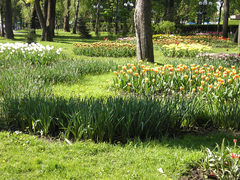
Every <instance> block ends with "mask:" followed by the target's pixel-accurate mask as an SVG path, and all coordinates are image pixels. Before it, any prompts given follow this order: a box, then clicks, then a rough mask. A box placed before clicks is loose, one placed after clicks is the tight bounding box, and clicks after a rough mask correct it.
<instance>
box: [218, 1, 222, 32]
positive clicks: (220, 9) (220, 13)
mask: <svg viewBox="0 0 240 180" xmlns="http://www.w3.org/2000/svg"><path fill="white" fill-rule="evenodd" d="M219 3H220V7H219V16H218V26H217V33H218V35H219V26H220V21H221V17H222V7H223V1H220V2H219Z"/></svg>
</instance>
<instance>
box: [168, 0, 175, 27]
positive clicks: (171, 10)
mask: <svg viewBox="0 0 240 180" xmlns="http://www.w3.org/2000/svg"><path fill="white" fill-rule="evenodd" d="M168 20H169V21H171V22H173V21H174V0H169V1H168Z"/></svg>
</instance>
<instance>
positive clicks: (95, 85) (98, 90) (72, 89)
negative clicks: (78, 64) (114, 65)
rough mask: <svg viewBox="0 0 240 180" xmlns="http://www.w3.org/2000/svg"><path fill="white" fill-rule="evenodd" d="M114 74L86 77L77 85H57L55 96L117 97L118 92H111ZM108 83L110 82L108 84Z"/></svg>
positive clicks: (54, 90) (54, 88) (54, 91)
mask: <svg viewBox="0 0 240 180" xmlns="http://www.w3.org/2000/svg"><path fill="white" fill-rule="evenodd" d="M113 77H114V76H113V74H112V73H108V74H101V75H90V74H89V75H86V76H85V77H83V78H80V79H78V83H76V84H71V85H69V84H57V85H54V86H53V94H54V95H55V96H64V97H65V98H70V97H73V96H77V97H82V98H84V97H86V96H87V97H91V96H93V97H100V96H117V95H118V94H119V92H118V91H112V90H110V83H111V82H112V79H113ZM107 81H108V82H107Z"/></svg>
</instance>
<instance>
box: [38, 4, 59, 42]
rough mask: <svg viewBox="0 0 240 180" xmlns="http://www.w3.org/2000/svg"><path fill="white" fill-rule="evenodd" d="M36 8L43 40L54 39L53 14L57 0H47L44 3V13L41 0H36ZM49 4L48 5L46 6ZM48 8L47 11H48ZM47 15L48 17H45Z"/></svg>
mask: <svg viewBox="0 0 240 180" xmlns="http://www.w3.org/2000/svg"><path fill="white" fill-rule="evenodd" d="M34 5H35V8H36V12H37V16H38V19H39V21H40V25H41V29H42V36H41V41H52V40H53V33H52V29H53V28H54V27H53V26H54V22H53V18H52V15H53V13H54V14H55V7H54V6H55V5H56V3H55V0H46V1H45V4H44V15H43V13H42V10H41V7H40V3H39V0H35V4H34ZM46 6H47V7H46ZM46 9H47V11H46ZM45 17H46V18H45Z"/></svg>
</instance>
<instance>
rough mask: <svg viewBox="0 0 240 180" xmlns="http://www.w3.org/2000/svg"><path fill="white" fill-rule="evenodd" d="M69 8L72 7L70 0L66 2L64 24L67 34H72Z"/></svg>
mask: <svg viewBox="0 0 240 180" xmlns="http://www.w3.org/2000/svg"><path fill="white" fill-rule="evenodd" d="M69 7H70V0H66V4H65V11H64V24H63V29H64V31H65V32H70V26H69V14H70V11H69Z"/></svg>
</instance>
